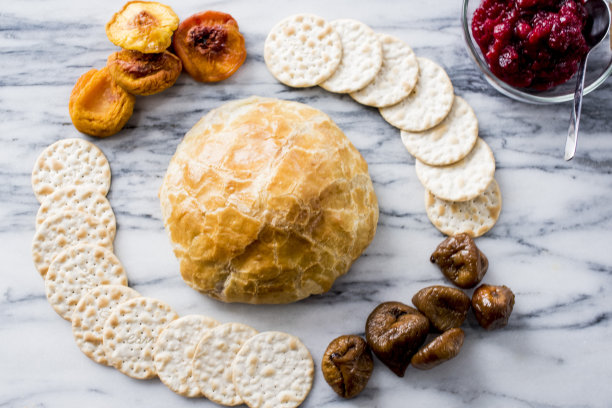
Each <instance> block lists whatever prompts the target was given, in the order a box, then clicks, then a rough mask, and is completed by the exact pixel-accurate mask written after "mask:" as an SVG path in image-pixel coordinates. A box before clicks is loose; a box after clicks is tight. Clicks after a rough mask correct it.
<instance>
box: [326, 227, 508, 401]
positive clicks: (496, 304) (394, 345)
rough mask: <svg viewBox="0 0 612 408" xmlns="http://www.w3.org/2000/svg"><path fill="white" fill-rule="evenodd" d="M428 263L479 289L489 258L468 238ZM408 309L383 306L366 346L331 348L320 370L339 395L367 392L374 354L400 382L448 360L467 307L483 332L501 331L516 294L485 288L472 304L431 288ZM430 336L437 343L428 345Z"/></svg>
mask: <svg viewBox="0 0 612 408" xmlns="http://www.w3.org/2000/svg"><path fill="white" fill-rule="evenodd" d="M431 261H432V262H434V263H436V264H437V265H438V266H439V267H440V268H441V270H442V272H443V273H444V275H445V276H446V277H447V278H448V279H450V280H451V281H452V282H453V283H454V284H456V285H457V286H459V287H461V288H463V289H469V288H473V287H475V286H476V285H478V284H479V283H480V281H481V280H482V278H483V277H484V275H485V273H486V272H487V269H488V260H487V258H486V257H485V255H484V254H483V253H482V252H481V251H480V250H479V249H478V248H477V247H476V245H475V244H474V241H473V240H472V239H471V238H470V237H469V236H468V235H466V234H460V235H457V236H454V237H450V238H448V239H446V240H445V241H443V242H442V243H441V244H440V245H439V246H438V247H437V248H436V250H435V251H434V253H433V254H432V256H431ZM412 303H413V304H414V306H415V307H411V306H408V305H405V304H403V303H401V302H384V303H381V304H380V305H378V306H377V307H376V308H375V309H374V310H373V311H372V312H371V313H370V315H369V316H368V318H367V321H366V325H365V340H364V339H363V338H362V337H359V336H356V335H346V336H341V337H338V338H337V339H335V340H333V341H332V342H331V343H330V344H329V346H328V347H327V350H326V351H325V354H324V356H323V361H322V363H321V369H322V371H323V376H324V377H325V380H326V381H327V383H328V384H329V385H330V386H331V387H332V389H333V390H334V391H336V393H337V394H338V395H340V396H342V397H344V398H352V397H354V396H356V395H357V394H359V393H360V392H361V391H362V390H363V389H364V388H365V386H366V384H367V382H368V380H369V378H370V375H371V374H372V370H373V367H374V360H373V358H372V352H373V353H374V354H375V355H376V357H378V359H379V360H380V361H382V362H383V363H384V364H385V365H386V366H387V367H389V369H391V371H393V372H394V373H395V374H396V375H398V376H399V377H403V376H404V373H405V372H406V369H407V368H408V366H409V365H412V366H413V367H415V368H418V369H421V370H428V369H430V368H433V367H435V366H437V365H439V364H441V363H443V362H445V361H448V360H450V359H452V358H453V357H455V356H457V355H458V354H459V351H460V350H461V346H462V345H463V340H464V337H465V334H464V332H463V330H462V329H461V328H460V326H461V325H462V324H463V322H464V321H465V319H466V318H467V314H468V311H469V309H470V306H471V307H472V309H473V311H474V315H475V316H476V320H477V321H478V323H479V324H480V325H481V326H482V327H483V328H485V329H487V330H491V329H497V328H501V327H504V326H505V325H506V324H507V323H508V318H509V317H510V314H511V313H512V308H513V306H514V294H513V293H512V291H511V290H510V289H509V288H507V287H506V286H493V285H484V284H483V285H480V286H479V287H478V288H477V289H476V290H475V291H474V293H473V295H472V298H471V299H470V297H469V296H468V295H467V294H465V293H464V292H463V291H462V290H460V289H457V288H453V287H450V286H443V285H435V286H429V287H426V288H423V289H421V290H420V291H418V292H417V293H416V294H415V295H414V296H413V297H412ZM430 334H434V335H435V337H434V339H433V340H431V341H429V342H426V340H427V338H428V336H429V335H430Z"/></svg>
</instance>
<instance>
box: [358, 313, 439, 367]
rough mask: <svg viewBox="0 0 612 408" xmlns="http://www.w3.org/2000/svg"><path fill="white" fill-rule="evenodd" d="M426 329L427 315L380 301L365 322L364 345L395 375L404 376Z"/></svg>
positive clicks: (425, 333)
mask: <svg viewBox="0 0 612 408" xmlns="http://www.w3.org/2000/svg"><path fill="white" fill-rule="evenodd" d="M428 331H429V321H428V320H427V318H426V317H425V316H423V315H422V314H421V313H419V311H418V310H416V309H414V308H412V307H410V306H407V305H405V304H403V303H400V302H385V303H381V304H380V305H378V306H377V307H376V308H375V309H374V310H373V311H372V313H370V316H368V320H367V321H366V340H367V342H368V345H369V346H370V348H371V349H372V351H373V352H374V354H376V357H378V358H379V359H380V361H382V362H383V363H384V364H385V365H386V366H387V367H389V368H390V369H391V371H393V372H394V373H395V374H396V375H397V376H399V377H403V376H404V372H405V371H406V368H407V367H408V365H409V364H410V358H411V357H412V355H413V354H414V353H416V352H417V350H418V349H419V347H421V345H422V344H423V342H424V341H425V338H426V337H427V333H428Z"/></svg>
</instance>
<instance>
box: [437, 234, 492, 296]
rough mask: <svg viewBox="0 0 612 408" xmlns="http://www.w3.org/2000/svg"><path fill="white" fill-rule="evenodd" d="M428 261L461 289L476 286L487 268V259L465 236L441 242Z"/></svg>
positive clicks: (461, 235) (468, 237)
mask: <svg viewBox="0 0 612 408" xmlns="http://www.w3.org/2000/svg"><path fill="white" fill-rule="evenodd" d="M430 260H431V262H432V263H435V264H437V265H438V266H439V267H440V269H441V270H442V273H443V274H444V276H446V277H447V278H448V279H450V280H451V282H453V283H454V284H455V285H457V286H458V287H460V288H462V289H470V288H473V287H474V286H476V285H478V283H480V281H481V280H482V278H483V277H484V275H485V273H487V269H488V268H489V261H488V259H487V257H486V256H485V255H484V254H483V253H482V252H481V251H480V250H479V249H478V247H477V246H476V244H475V243H474V241H473V240H472V238H471V237H470V236H469V235H467V234H458V235H455V236H454V237H448V238H447V239H445V240H444V241H442V242H441V243H440V245H438V247H437V248H436V250H435V251H434V253H433V254H431V258H430Z"/></svg>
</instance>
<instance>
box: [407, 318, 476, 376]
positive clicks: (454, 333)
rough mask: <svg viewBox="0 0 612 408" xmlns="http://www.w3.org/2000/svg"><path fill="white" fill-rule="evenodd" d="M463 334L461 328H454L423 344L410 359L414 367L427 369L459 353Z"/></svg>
mask: <svg viewBox="0 0 612 408" xmlns="http://www.w3.org/2000/svg"><path fill="white" fill-rule="evenodd" d="M464 337H465V334H464V333H463V330H461V329H459V328H454V329H450V330H447V331H445V332H444V333H442V334H441V335H439V336H438V337H436V338H435V339H433V340H432V341H431V342H429V343H428V344H426V345H425V346H423V347H422V348H421V349H420V350H419V351H418V352H417V353H416V354H415V355H414V356H412V359H411V360H410V363H411V364H412V366H413V367H414V368H418V369H419V370H429V369H430V368H433V367H435V366H437V365H439V364H442V363H443V362H445V361H448V360H450V359H451V358H453V357H455V356H456V355H457V354H459V350H461V346H462V345H463V338H464Z"/></svg>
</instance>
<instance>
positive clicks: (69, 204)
mask: <svg viewBox="0 0 612 408" xmlns="http://www.w3.org/2000/svg"><path fill="white" fill-rule="evenodd" d="M62 210H77V211H82V212H84V213H87V214H90V215H93V216H94V217H96V218H97V219H99V220H100V221H102V223H103V224H104V226H105V227H106V229H108V232H109V234H110V236H111V239H114V238H115V232H116V230H117V222H116V219H115V213H114V212H113V209H112V207H111V205H110V203H109V202H108V199H107V198H106V196H104V195H102V194H100V192H99V191H98V190H97V189H95V188H92V187H77V186H70V187H64V188H60V189H58V190H56V191H55V192H54V193H53V194H51V195H49V196H47V197H46V198H45V200H44V201H43V203H42V204H41V206H40V207H39V208H38V213H37V214H36V227H37V228H38V227H39V226H40V225H41V224H42V223H43V222H44V221H45V219H46V218H47V217H49V216H50V215H51V214H54V213H57V212H59V211H62Z"/></svg>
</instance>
